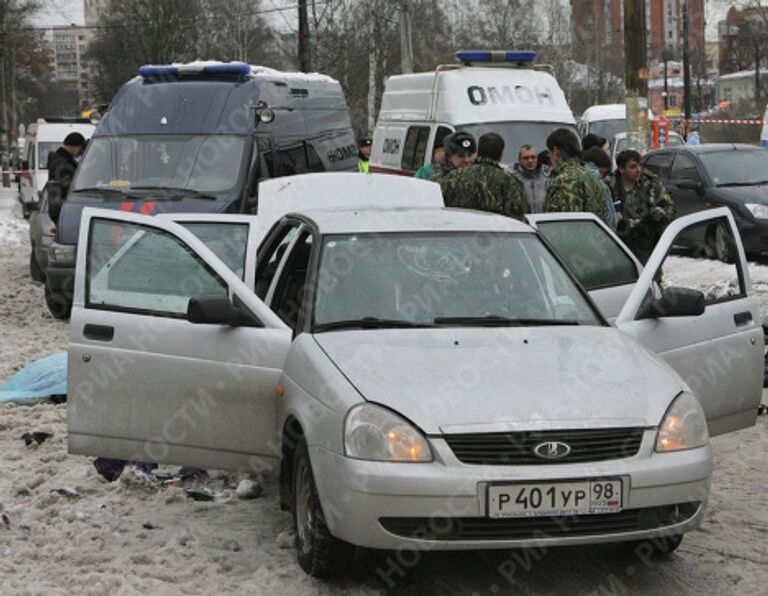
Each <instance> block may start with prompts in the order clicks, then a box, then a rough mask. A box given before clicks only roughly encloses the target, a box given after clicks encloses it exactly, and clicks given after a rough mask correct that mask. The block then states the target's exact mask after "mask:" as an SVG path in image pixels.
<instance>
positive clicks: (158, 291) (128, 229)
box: [86, 219, 228, 318]
mask: <svg viewBox="0 0 768 596" xmlns="http://www.w3.org/2000/svg"><path fill="white" fill-rule="evenodd" d="M169 264H170V265H171V266H169ZM203 294H207V295H220V296H227V295H228V289H227V285H226V284H225V283H224V281H223V280H222V279H221V278H219V276H218V275H216V273H214V272H213V270H211V269H210V268H209V267H208V266H207V265H205V264H204V263H203V262H202V261H200V260H199V259H198V258H197V257H196V256H195V255H194V253H193V252H192V251H190V250H189V248H188V247H187V246H186V245H184V244H183V243H182V242H181V241H179V240H178V239H176V238H175V237H173V236H171V235H170V234H168V233H167V232H164V231H162V230H158V229H155V228H150V227H146V226H142V225H138V224H131V223H126V222H121V223H119V224H116V223H114V222H110V221H107V220H100V219H94V220H93V222H92V224H91V231H90V246H89V248H88V262H87V274H86V307H88V308H95V309H101V310H116V311H122V312H138V313H141V314H149V315H156V316H166V317H175V318H185V317H186V313H187V306H188V304H189V299H190V298H191V297H192V296H198V295H203Z"/></svg>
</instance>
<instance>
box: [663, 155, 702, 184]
mask: <svg viewBox="0 0 768 596" xmlns="http://www.w3.org/2000/svg"><path fill="white" fill-rule="evenodd" d="M669 178H670V180H672V182H680V180H695V181H696V182H700V181H701V176H700V175H699V170H698V169H697V168H696V163H695V162H694V161H693V159H691V158H690V157H688V156H687V155H682V154H680V155H677V156H675V161H674V162H672V170H671V172H670V175H669Z"/></svg>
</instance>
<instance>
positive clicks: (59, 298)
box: [45, 284, 72, 319]
mask: <svg viewBox="0 0 768 596" xmlns="http://www.w3.org/2000/svg"><path fill="white" fill-rule="evenodd" d="M45 303H46V304H47V305H48V310H49V311H50V312H51V314H52V315H53V317H54V318H55V319H68V318H69V315H70V314H71V313H72V300H71V299H69V298H67V296H66V295H65V294H62V293H61V292H53V291H51V289H50V288H49V287H48V284H45Z"/></svg>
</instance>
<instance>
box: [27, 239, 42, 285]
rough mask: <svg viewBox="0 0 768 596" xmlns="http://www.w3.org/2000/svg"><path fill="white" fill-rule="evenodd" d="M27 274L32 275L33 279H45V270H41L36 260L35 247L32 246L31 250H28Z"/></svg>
mask: <svg viewBox="0 0 768 596" xmlns="http://www.w3.org/2000/svg"><path fill="white" fill-rule="evenodd" d="M29 274H30V275H31V276H32V279H34V280H35V281H41V282H42V281H45V271H43V270H42V268H41V267H40V264H39V263H38V262H37V259H36V258H35V248H34V246H33V247H32V250H31V251H29Z"/></svg>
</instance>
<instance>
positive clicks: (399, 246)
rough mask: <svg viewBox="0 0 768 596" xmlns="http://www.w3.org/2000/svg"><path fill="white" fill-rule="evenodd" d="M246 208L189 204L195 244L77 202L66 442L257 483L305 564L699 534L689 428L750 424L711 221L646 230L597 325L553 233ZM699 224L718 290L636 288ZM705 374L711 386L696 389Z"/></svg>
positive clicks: (296, 186) (372, 203)
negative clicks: (226, 242)
mask: <svg viewBox="0 0 768 596" xmlns="http://www.w3.org/2000/svg"><path fill="white" fill-rule="evenodd" d="M260 202H261V206H262V207H263V210H262V212H261V213H260V215H258V216H255V217H254V216H247V215H225V216H221V215H217V214H208V213H201V214H195V215H194V217H195V218H197V219H196V223H197V224H198V225H200V226H207V230H208V231H207V233H206V234H202V235H200V232H201V228H198V229H197V231H196V232H195V231H194V230H193V229H192V228H190V227H189V225H190V223H191V220H190V219H189V218H191V217H192V216H189V215H186V216H181V217H182V218H183V219H184V220H185V221H184V224H185V226H186V227H184V226H182V225H179V224H177V223H175V222H173V221H171V218H173V217H174V216H173V215H171V214H167V215H164V216H160V217H151V216H146V215H141V214H139V213H129V212H122V211H117V210H104V209H92V208H88V209H86V210H84V211H83V219H82V223H81V230H80V234H81V238H82V241H83V242H82V245H81V246H82V247H83V250H82V251H81V252H79V253H78V262H77V273H76V280H75V296H74V307H73V311H72V321H71V328H72V329H76V330H78V331H77V332H76V333H72V334H71V337H70V345H69V362H70V369H69V375H70V376H69V387H70V391H69V401H68V413H67V420H68V440H69V450H70V452H72V453H79V454H89V455H100V456H105V457H112V458H120V459H128V460H151V461H157V462H165V463H178V464H185V465H194V466H199V467H216V468H245V469H249V470H258V469H279V471H280V491H281V499H280V500H281V504H282V505H283V506H284V507H285V508H287V509H289V510H291V511H292V515H293V520H294V526H295V529H296V536H297V539H296V540H297V543H296V545H297V553H298V560H299V563H300V565H301V566H302V568H303V569H304V570H305V571H306V572H308V573H310V574H313V575H327V574H331V573H335V572H340V571H342V570H343V569H344V568H345V567H346V566H347V565H348V564H349V562H350V561H351V559H352V553H353V551H354V549H355V546H363V547H371V548H382V549H396V548H403V547H406V548H417V549H429V550H443V549H449V550H450V549H477V548H482V549H488V548H512V547H520V546H532V545H536V546H542V545H549V546H553V545H566V544H571V545H575V544H588V543H605V542H631V541H639V540H648V539H651V538H653V539H654V540H653V541H652V542H648V543H647V544H648V545H649V548H650V550H652V551H655V552H657V553H659V554H667V553H669V552H671V551H672V550H674V549H675V548H676V547H677V546H678V545H679V543H680V541H681V539H682V536H683V534H684V533H685V532H688V531H690V530H692V529H694V528H695V527H697V526H698V525H699V524H700V523H701V521H702V518H703V516H704V511H705V508H706V503H707V499H708V494H709V485H710V476H711V471H712V451H711V448H710V446H709V434H718V433H722V432H727V431H731V430H736V429H738V428H743V427H746V426H751V425H753V424H754V423H755V420H756V412H757V405H758V403H759V402H760V399H761V397H762V378H763V349H762V337H763V330H762V327H761V322H760V316H759V307H758V303H757V300H756V298H755V296H754V295H753V294H752V291H751V286H750V280H749V272H748V269H747V267H746V261H745V259H744V253H743V250H741V245H740V243H739V240H738V232H737V231H736V229H735V224H734V220H733V217H732V215H731V214H730V213H729V212H728V211H727V210H726V209H718V210H710V211H708V212H706V213H697V214H692V215H689V216H687V217H682V218H680V219H678V220H676V221H674V222H673V223H672V224H671V225H670V226H669V227H668V228H667V230H666V231H665V233H664V235H663V237H662V238H661V240H660V242H659V245H658V246H657V248H656V250H655V251H654V253H653V254H652V255H651V257H650V259H649V261H648V263H647V267H646V268H645V269H643V270H642V271H641V273H640V276H639V279H638V280H637V282H636V283H635V284H634V285H633V287H632V288H631V290H630V292H629V296H628V298H627V301H626V303H625V304H624V306H623V307H622V309H621V312H620V313H619V315H618V317H617V318H616V321H615V326H612V325H609V324H608V323H607V322H606V320H605V319H604V317H603V315H602V314H601V313H600V311H599V309H598V308H597V307H596V305H595V303H594V302H593V301H592V299H591V298H590V296H589V294H588V293H587V292H586V290H585V289H584V288H583V287H582V286H581V285H580V284H579V282H578V281H577V278H576V277H574V274H573V272H572V271H570V270H569V269H568V268H566V267H565V266H564V264H563V261H561V256H560V255H559V254H558V253H557V252H556V249H555V248H553V247H554V246H555V243H552V242H547V241H545V240H544V237H543V236H541V235H540V234H539V233H537V232H536V231H535V230H534V229H533V228H531V227H529V226H527V225H525V224H523V223H521V222H518V221H516V220H514V219H511V218H506V217H502V216H499V215H494V214H489V213H481V212H473V211H468V210H454V209H445V208H443V207H442V206H441V205H442V197H441V194H440V190H439V187H438V186H437V185H435V184H433V183H430V182H425V181H421V180H413V179H406V178H401V177H394V176H385V175H376V174H372V175H370V176H360V175H354V174H351V175H343V174H324V175H305V176H296V177H293V178H291V179H289V180H283V181H277V180H274V181H268V182H265V183H262V186H261V190H260ZM297 205H303V208H301V209H300V210H299V211H295V212H291V211H292V210H293V209H294V208H295V207H296V206H297ZM313 207H314V208H313ZM552 215H561V214H552ZM564 215H570V214H564ZM582 215H585V214H582ZM222 217H223V218H224V219H221V218H222ZM587 217H588V218H589V217H591V216H588V215H587ZM260 218H265V220H264V221H261V222H259V219H260ZM585 221H586V222H587V223H589V220H584V219H573V220H571V219H570V218H568V217H564V218H562V219H560V220H556V219H553V220H550V221H546V222H545V221H544V220H542V221H539V223H538V225H539V227H542V226H546V225H555V226H556V227H555V228H553V229H552V231H554V230H556V229H560V230H561V231H562V232H564V233H565V235H568V234H567V233H566V232H567V230H565V229H564V226H569V225H571V224H572V223H573V222H575V223H576V224H577V225H578V226H583V225H584V222H585ZM592 221H596V219H595V218H592ZM255 222H259V223H258V224H257V225H254V223H255ZM273 222H275V223H273ZM711 222H722V224H723V225H725V226H728V227H729V229H730V230H731V232H732V234H733V237H734V243H735V244H736V246H737V248H738V255H739V257H738V270H739V272H740V275H739V276H738V280H739V283H740V284H741V285H740V287H739V288H737V291H736V292H735V293H734V294H732V295H729V296H728V297H726V298H720V299H717V300H713V299H711V298H710V297H706V296H705V295H703V294H702V293H701V292H698V291H696V290H691V289H680V288H674V287H663V286H660V285H658V284H657V283H656V282H655V281H654V279H655V278H657V275H656V273H657V271H658V270H659V268H660V267H661V266H662V264H663V263H664V261H665V259H666V256H667V253H668V251H669V249H670V248H671V247H672V246H673V245H674V244H675V241H676V238H677V237H678V236H679V235H680V234H681V233H684V232H685V230H687V229H688V228H690V227H691V226H700V225H708V224H709V223H711ZM192 223H194V222H192ZM232 226H241V230H240V233H238V234H234V233H231V232H232V231H233V227H232ZM216 227H220V228H221V230H222V232H221V233H212V230H213V229H214V228H216ZM267 228H268V231H267V232H266V234H265V232H264V230H265V229H267ZM225 230H226V232H225ZM227 232H230V233H227ZM599 232H600V233H604V234H607V235H609V236H610V235H612V234H613V232H612V231H611V230H610V229H609V228H607V227H606V226H600V227H599ZM203 236H205V237H207V238H208V239H209V240H208V241H206V240H204V239H203ZM254 236H255V237H254ZM212 238H213V239H218V241H221V240H222V239H224V238H232V239H234V238H237V239H238V240H236V241H235V240H233V244H232V245H231V246H229V247H228V248H224V247H222V246H219V248H218V249H217V250H213V246H211V245H210V244H209V243H210V239H212ZM262 238H263V240H262ZM550 238H556V234H554V235H553V234H550ZM614 238H615V236H614ZM611 241H612V240H611ZM255 243H258V244H259V246H260V248H259V250H258V251H252V250H251V249H249V248H248V247H252V246H253V245H254V244H255ZM214 244H215V243H214ZM572 246H578V244H577V245H572ZM238 249H239V252H238ZM222 250H224V252H226V253H227V254H228V256H227V257H226V258H225V259H222V258H220V257H219V256H217V255H222V254H223V253H222ZM598 252H599V251H598ZM596 254H597V253H596V252H595V251H594V250H593V248H590V249H589V250H586V251H584V252H583V257H584V259H595V258H597V259H598V260H601V259H603V260H604V257H603V256H601V255H599V254H597V256H595V255H596ZM226 261H229V264H228V263H227V262H226ZM232 263H236V264H238V265H240V264H242V265H243V271H244V272H247V271H253V272H254V275H253V277H248V276H246V275H243V274H242V273H240V272H235V271H233V270H232ZM594 267H599V263H595V264H594ZM649 295H650V298H649ZM596 354H599V355H600V357H596ZM706 362H710V363H712V364H713V366H714V365H717V367H718V371H719V373H718V375H716V376H715V377H714V378H709V377H708V378H707V379H706V381H705V382H702V379H701V366H702V363H706Z"/></svg>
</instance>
